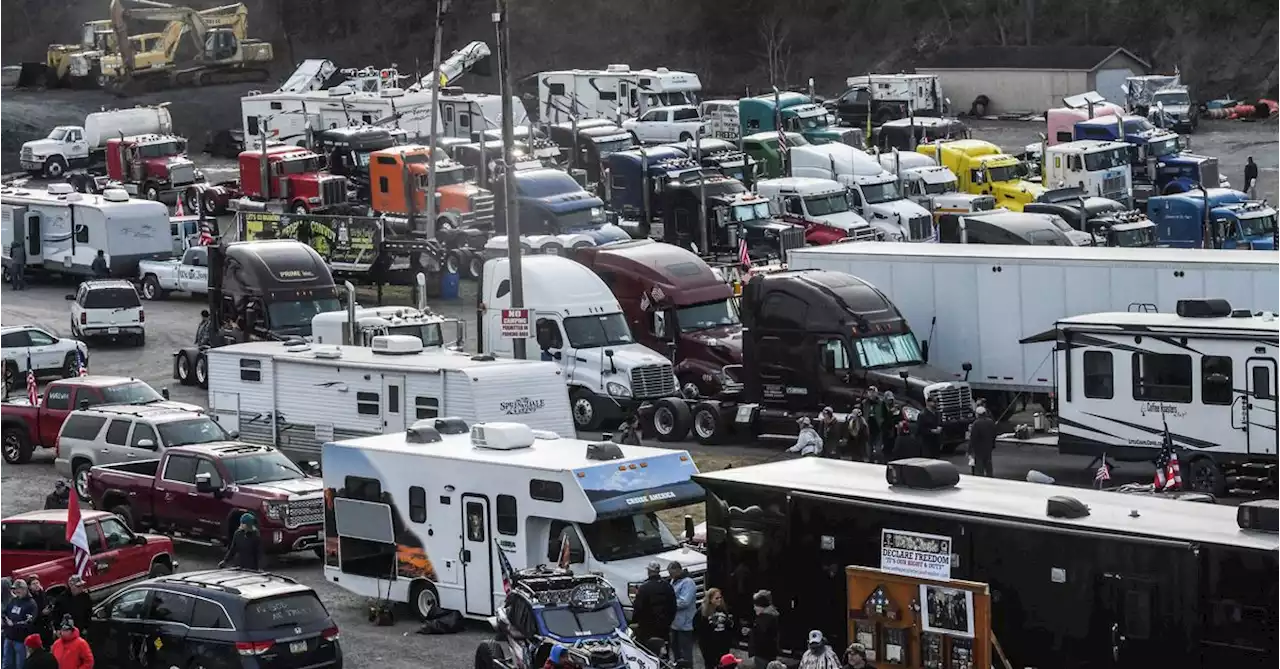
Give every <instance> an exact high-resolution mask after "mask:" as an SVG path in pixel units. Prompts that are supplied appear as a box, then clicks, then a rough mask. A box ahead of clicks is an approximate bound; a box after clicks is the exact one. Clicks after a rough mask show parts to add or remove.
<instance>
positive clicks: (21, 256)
mask: <svg viewBox="0 0 1280 669" xmlns="http://www.w3.org/2000/svg"><path fill="white" fill-rule="evenodd" d="M9 281H10V282H11V283H12V284H13V289H14V290H22V289H23V288H26V287H27V247H26V246H24V245H23V243H22V242H20V241H18V240H16V239H15V240H13V245H11V246H10V247H9Z"/></svg>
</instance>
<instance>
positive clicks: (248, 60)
mask: <svg viewBox="0 0 1280 669" xmlns="http://www.w3.org/2000/svg"><path fill="white" fill-rule="evenodd" d="M133 2H134V3H135V4H139V5H143V7H136V8H135V7H130V8H126V7H125V6H124V4H123V3H122V2H121V0H112V2H111V25H112V29H113V31H114V32H115V35H116V40H117V42H118V43H121V44H123V45H126V46H123V47H122V48H120V49H119V54H118V55H111V56H104V57H103V59H102V74H103V77H104V79H105V83H104V85H105V87H107V88H109V89H110V90H112V91H113V92H115V93H117V94H121V95H128V94H132V93H139V92H144V91H148V90H158V89H164V88H182V87H186V86H205V85H213V84H225V83H237V82H248V81H265V80H266V78H267V75H268V71H267V66H268V65H269V64H270V62H271V61H272V59H273V58H274V52H273V50H272V47H271V43H270V42H264V41H262V40H256V39H249V38H247V37H246V34H247V32H248V26H249V10H248V8H246V7H245V6H244V5H243V4H234V5H222V6H219V7H213V8H210V9H204V10H200V11H196V10H194V9H191V8H190V7H175V6H173V5H167V4H164V3H160V2H150V1H148V0H133ZM127 19H136V20H143V21H166V22H168V26H166V29H165V31H164V33H162V35H163V37H162V39H161V40H159V41H158V42H157V43H156V44H155V45H154V46H153V47H152V48H151V49H149V50H146V51H135V50H134V49H133V44H132V43H130V42H128V41H127V40H124V39H123V36H124V35H125V34H126V20H127ZM188 32H189V33H190V34H191V38H192V40H193V42H194V47H195V53H194V56H192V57H191V58H189V59H184V60H181V61H180V60H179V56H178V49H179V46H180V45H181V42H182V37H183V35H185V34H187V33H188Z"/></svg>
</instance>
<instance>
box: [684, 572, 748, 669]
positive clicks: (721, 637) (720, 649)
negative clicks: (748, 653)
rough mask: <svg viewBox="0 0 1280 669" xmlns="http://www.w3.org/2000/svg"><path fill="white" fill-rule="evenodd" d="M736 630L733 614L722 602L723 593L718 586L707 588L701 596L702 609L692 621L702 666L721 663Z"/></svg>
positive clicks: (730, 645)
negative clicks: (705, 592)
mask: <svg viewBox="0 0 1280 669" xmlns="http://www.w3.org/2000/svg"><path fill="white" fill-rule="evenodd" d="M736 631H737V629H736V627H735V626H734V621H733V616H732V615H729V609H728V608H727V607H726V606H725V603H724V593H722V592H720V588H709V589H708V590H707V594H706V595H704V596H703V598H702V609H701V610H699V611H698V617H697V618H696V619H694V621H693V635H694V637H695V638H696V639H697V641H698V650H699V651H700V652H701V653H702V666H704V667H706V668H707V669H711V668H712V667H715V666H716V665H717V663H719V664H721V665H723V662H721V660H723V659H724V656H725V655H726V654H728V653H729V649H730V648H733V639H734V634H735V633H736ZM736 661H737V660H735V662H736Z"/></svg>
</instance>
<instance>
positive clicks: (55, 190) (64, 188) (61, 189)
mask: <svg viewBox="0 0 1280 669" xmlns="http://www.w3.org/2000/svg"><path fill="white" fill-rule="evenodd" d="M75 190H76V189H74V188H72V187H71V184H69V183H57V184H49V188H48V191H49V194H50V195H70V194H72V193H74V192H75Z"/></svg>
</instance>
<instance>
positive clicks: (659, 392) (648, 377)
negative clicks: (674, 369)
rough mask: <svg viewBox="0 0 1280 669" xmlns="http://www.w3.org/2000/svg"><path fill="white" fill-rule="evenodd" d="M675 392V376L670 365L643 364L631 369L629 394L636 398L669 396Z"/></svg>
mask: <svg viewBox="0 0 1280 669" xmlns="http://www.w3.org/2000/svg"><path fill="white" fill-rule="evenodd" d="M675 394H676V377H675V376H673V375H672V373H671V365H645V366H643V367H637V368H635V369H633V370H631V396H632V397H635V398H637V399H645V398H653V397H671V396H672V395H675Z"/></svg>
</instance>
